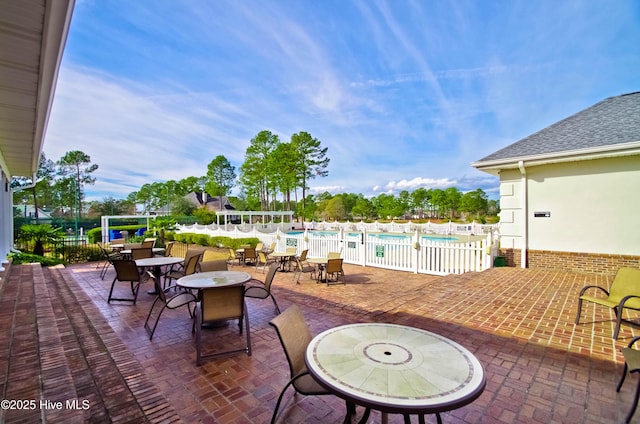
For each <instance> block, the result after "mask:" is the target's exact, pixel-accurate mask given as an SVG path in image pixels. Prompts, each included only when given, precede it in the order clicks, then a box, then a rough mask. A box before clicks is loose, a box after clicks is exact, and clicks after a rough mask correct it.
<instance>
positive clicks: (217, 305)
mask: <svg viewBox="0 0 640 424" xmlns="http://www.w3.org/2000/svg"><path fill="white" fill-rule="evenodd" d="M195 317H196V319H195V322H194V328H195V333H196V364H197V365H198V366H200V365H201V364H202V362H203V360H205V359H210V358H216V357H219V356H227V355H231V354H233V353H239V352H246V353H247V355H248V356H251V333H250V330H249V315H248V311H247V306H246V303H245V301H244V286H243V285H237V286H227V287H216V288H209V289H203V290H201V300H200V301H199V302H198V303H197V304H196V310H195ZM233 319H237V320H238V328H239V330H240V335H242V323H243V321H244V324H245V329H244V331H245V337H246V346H244V347H242V348H239V349H238V348H232V349H228V350H223V351H216V352H213V353H209V354H203V353H202V350H203V349H202V330H203V329H202V324H204V323H208V322H219V321H228V320H233ZM218 344H219V343H218V341H216V345H218Z"/></svg>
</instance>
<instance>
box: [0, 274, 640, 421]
mask: <svg viewBox="0 0 640 424" xmlns="http://www.w3.org/2000/svg"><path fill="white" fill-rule="evenodd" d="M233 269H243V270H247V271H248V272H251V273H252V274H253V275H254V276H256V277H257V278H259V279H263V278H264V274H262V272H261V271H256V270H255V269H254V268H252V267H246V268H242V267H237V266H235V267H233ZM345 272H346V276H347V285H345V286H342V285H335V286H330V287H327V286H325V285H323V284H316V283H315V281H311V280H309V279H308V277H307V275H305V276H303V278H302V279H301V284H300V285H296V284H295V282H294V280H293V274H292V273H278V274H276V278H275V282H274V284H273V292H274V294H275V296H276V298H277V300H278V303H279V305H280V308H281V309H282V310H284V309H285V308H287V307H288V306H289V305H291V304H294V303H295V304H297V305H298V306H300V308H301V309H302V311H303V313H304V314H305V317H306V319H307V321H308V323H309V325H310V327H311V331H312V332H313V333H314V334H317V333H319V332H320V331H323V330H325V329H328V328H331V327H334V326H336V325H341V324H346V323H353V322H391V323H397V324H405V325H411V326H415V327H420V328H423V329H426V330H429V331H433V332H436V333H438V334H441V335H443V336H446V337H449V338H451V339H453V340H455V341H456V342H458V343H460V344H462V345H463V346H465V347H466V348H467V349H469V350H470V351H471V352H473V353H474V354H475V355H476V356H477V358H478V359H479V360H480V362H481V363H482V364H483V365H484V367H485V372H486V375H487V386H486V389H485V391H484V393H483V394H482V395H481V396H480V397H479V398H478V399H477V400H476V401H475V402H473V403H472V404H470V405H467V406H465V407H463V408H460V409H457V410H453V411H449V412H445V413H443V414H442V418H443V421H444V422H445V423H515V422H518V423H619V422H623V421H624V417H625V416H626V414H627V412H628V408H629V407H630V405H631V402H632V398H633V393H634V390H635V385H636V381H637V380H636V378H637V377H636V376H630V377H628V378H627V381H626V383H625V385H624V386H623V388H622V391H621V392H620V393H616V391H615V388H616V384H617V382H618V379H619V377H620V373H621V372H622V358H621V355H620V352H619V349H620V348H621V347H623V346H624V345H625V344H626V343H627V342H628V341H629V340H630V338H631V337H633V336H634V335H636V332H637V330H634V329H632V328H631V327H629V326H623V327H622V330H621V334H620V337H619V340H618V341H614V340H612V339H611V335H612V334H613V326H614V320H613V318H614V317H613V314H612V313H611V311H609V310H606V309H604V308H600V307H594V305H592V304H588V305H586V307H585V309H584V312H583V315H582V319H581V324H579V325H577V326H574V324H573V321H574V319H575V313H576V307H577V295H578V292H579V290H580V289H581V288H582V287H583V286H585V285H587V284H598V285H605V286H607V285H609V284H610V282H611V279H612V278H611V277H607V276H601V275H592V274H577V273H568V272H563V271H550V270H529V269H516V268H494V269H491V270H488V271H485V272H482V273H468V274H464V275H450V276H446V277H437V276H428V275H417V274H411V273H405V272H398V271H389V270H383V269H378V268H370V267H368V268H363V267H359V266H350V265H345ZM99 274H100V271H99V269H96V264H95V263H89V264H83V265H74V266H70V267H68V268H62V267H56V268H50V269H41V268H40V267H39V266H31V265H22V266H12V267H11V268H10V271H9V273H8V276H6V277H5V278H3V279H2V280H0V328H2V331H1V332H0V372H1V373H2V374H1V375H0V384H2V390H3V399H13V400H36V401H37V405H36V407H35V408H31V406H33V405H32V404H31V403H27V404H23V405H22V406H23V408H22V409H21V410H16V409H7V408H6V407H5V406H4V405H3V408H2V409H1V410H0V422H6V423H32V422H48V423H69V422H72V423H73V422H78V423H80V422H97V423H99V422H184V423H195V422H202V423H267V422H269V420H270V418H271V413H272V411H273V408H274V406H275V402H276V400H277V397H278V395H279V393H280V390H281V389H282V387H284V385H285V384H286V382H287V381H288V378H289V376H288V372H289V370H288V365H287V363H286V359H285V356H284V353H283V351H282V348H281V346H280V344H279V342H278V339H277V336H276V334H275V331H274V329H273V328H272V327H271V326H269V325H268V322H269V320H270V319H271V318H273V316H274V308H273V304H272V303H271V300H269V299H267V300H257V299H248V308H249V316H250V323H251V337H252V341H253V355H252V356H247V355H246V354H238V355H235V356H230V357H225V358H219V359H214V360H210V361H208V362H206V363H205V364H204V365H202V366H201V367H197V366H196V364H195V350H194V342H193V338H192V334H191V320H190V318H189V316H188V314H187V311H186V310H185V309H179V310H174V311H170V310H167V311H165V313H164V314H163V316H162V319H161V321H160V323H159V325H158V329H157V330H156V334H155V336H154V339H153V341H149V339H148V336H147V333H146V331H145V330H144V328H143V323H144V320H145V318H146V315H147V313H148V311H149V308H150V306H151V303H152V301H153V299H154V296H151V295H148V294H147V293H146V290H148V289H150V288H151V286H150V284H149V283H147V286H146V287H143V288H142V289H141V292H140V295H139V298H138V303H137V304H136V305H135V306H132V305H130V304H115V303H112V304H107V302H106V298H107V294H108V290H109V287H110V283H111V280H112V279H113V275H114V271H113V270H110V271H109V273H108V274H107V277H106V278H105V279H104V280H101V279H100V276H99ZM236 329H237V327H236V326H235V325H229V326H228V327H225V328H222V329H217V330H211V331H209V332H207V333H208V334H206V335H205V336H206V340H207V341H208V342H209V343H210V345H211V346H216V345H218V344H221V343H224V344H225V346H226V345H228V344H230V343H235V342H236V341H238V342H241V341H242V339H241V338H239V337H238V335H237V333H236ZM41 399H42V400H44V401H45V403H43V404H41V403H40V400H41ZM74 400H77V403H73V401H74ZM68 401H69V402H68ZM56 402H61V404H58V403H56ZM13 406H14V407H16V406H19V405H18V404H16V403H14V405H13ZM25 406H26V408H24V407H25ZM359 409H360V408H359ZM343 416H344V402H343V401H342V400H340V399H338V398H336V397H334V396H301V395H294V392H293V390H292V389H289V391H288V393H287V394H286V395H285V398H284V401H283V405H282V406H281V409H280V414H279V417H278V422H279V423H340V422H342V419H343ZM414 419H415V417H414ZM369 422H380V414H379V413H377V412H375V411H374V412H372V416H371V418H370V421H369ZM389 422H391V423H400V422H403V421H402V417H401V416H397V415H391V416H390V417H389ZM427 422H435V418H434V417H433V416H431V417H427ZM636 422H640V412H639V413H638V414H637V416H636Z"/></svg>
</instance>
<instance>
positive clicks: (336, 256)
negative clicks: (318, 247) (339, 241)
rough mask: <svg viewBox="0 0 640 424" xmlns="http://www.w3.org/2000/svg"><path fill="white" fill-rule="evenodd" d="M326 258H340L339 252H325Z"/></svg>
mask: <svg viewBox="0 0 640 424" xmlns="http://www.w3.org/2000/svg"><path fill="white" fill-rule="evenodd" d="M327 258H328V259H340V252H329V253H327Z"/></svg>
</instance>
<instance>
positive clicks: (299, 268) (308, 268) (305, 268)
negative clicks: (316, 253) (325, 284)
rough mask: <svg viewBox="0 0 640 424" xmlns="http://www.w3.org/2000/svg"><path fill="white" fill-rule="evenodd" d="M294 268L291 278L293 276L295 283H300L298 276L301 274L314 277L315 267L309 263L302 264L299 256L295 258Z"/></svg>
mask: <svg viewBox="0 0 640 424" xmlns="http://www.w3.org/2000/svg"><path fill="white" fill-rule="evenodd" d="M295 262H296V264H295V270H294V272H293V278H295V280H296V284H300V276H302V274H307V273H308V274H309V278H310V279H311V278H314V277H315V274H316V267H315V266H312V265H309V264H304V263H303V262H302V261H301V258H295Z"/></svg>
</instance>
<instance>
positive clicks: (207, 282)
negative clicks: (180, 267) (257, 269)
mask: <svg viewBox="0 0 640 424" xmlns="http://www.w3.org/2000/svg"><path fill="white" fill-rule="evenodd" d="M249 280H251V274H249V273H248V272H240V271H209V272H196V273H195V274H191V275H187V276H185V277H182V278H179V279H178V281H177V282H176V284H177V285H179V286H180V287H184V288H186V289H195V290H202V289H210V288H216V287H228V286H235V285H237V284H244V283H246V282H247V281H249Z"/></svg>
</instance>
